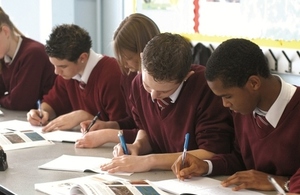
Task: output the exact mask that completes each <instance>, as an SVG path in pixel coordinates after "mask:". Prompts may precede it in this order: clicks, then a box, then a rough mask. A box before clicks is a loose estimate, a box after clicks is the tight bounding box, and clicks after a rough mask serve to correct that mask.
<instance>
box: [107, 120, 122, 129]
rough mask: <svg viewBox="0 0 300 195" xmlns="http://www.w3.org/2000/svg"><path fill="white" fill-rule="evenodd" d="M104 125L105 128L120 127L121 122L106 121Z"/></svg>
mask: <svg viewBox="0 0 300 195" xmlns="http://www.w3.org/2000/svg"><path fill="white" fill-rule="evenodd" d="M104 126H105V129H120V126H119V123H117V122H116V121H106V122H105V125H104Z"/></svg>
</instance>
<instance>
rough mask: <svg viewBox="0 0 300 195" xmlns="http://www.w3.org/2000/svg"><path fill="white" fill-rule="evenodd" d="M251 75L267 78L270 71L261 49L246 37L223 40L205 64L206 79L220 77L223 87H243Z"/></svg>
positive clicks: (210, 79) (212, 79) (211, 79)
mask: <svg viewBox="0 0 300 195" xmlns="http://www.w3.org/2000/svg"><path fill="white" fill-rule="evenodd" d="M252 75H257V76H261V77H264V78H268V77H269V76H271V73H270V69H269V66H268V62H267V60H266V58H265V55H264V53H263V52H262V50H261V49H260V48H259V46H258V45H256V44H255V43H253V42H251V41H249V40H247V39H237V38H235V39H229V40H226V41H224V42H223V43H221V44H220V45H219V46H218V47H217V49H216V50H215V51H214V52H213V53H212V55H211V56H210V58H209V59H208V61H207V64H206V72H205V76H206V79H207V80H208V81H214V80H216V79H220V80H221V81H222V83H223V87H243V86H244V85H245V84H246V82H247V81H248V79H249V77H250V76H252Z"/></svg>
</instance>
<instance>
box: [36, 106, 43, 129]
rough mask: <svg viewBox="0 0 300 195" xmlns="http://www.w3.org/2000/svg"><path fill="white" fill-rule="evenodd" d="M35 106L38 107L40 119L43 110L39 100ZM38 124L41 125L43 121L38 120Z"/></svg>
mask: <svg viewBox="0 0 300 195" xmlns="http://www.w3.org/2000/svg"><path fill="white" fill-rule="evenodd" d="M37 107H38V111H39V117H40V119H42V118H43V111H42V106H41V100H38V101H37ZM40 126H43V123H42V122H40Z"/></svg>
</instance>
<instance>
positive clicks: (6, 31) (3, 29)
mask: <svg viewBox="0 0 300 195" xmlns="http://www.w3.org/2000/svg"><path fill="white" fill-rule="evenodd" d="M1 28H2V29H1V30H2V31H3V32H4V34H5V35H6V36H8V35H10V33H11V32H10V28H9V27H8V26H6V25H3V26H2V27H1Z"/></svg>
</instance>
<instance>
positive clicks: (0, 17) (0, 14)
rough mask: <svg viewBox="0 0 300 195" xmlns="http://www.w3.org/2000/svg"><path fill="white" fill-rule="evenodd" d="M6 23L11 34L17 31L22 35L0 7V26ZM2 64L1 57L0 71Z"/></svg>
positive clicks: (0, 70) (0, 29)
mask: <svg viewBox="0 0 300 195" xmlns="http://www.w3.org/2000/svg"><path fill="white" fill-rule="evenodd" d="M3 25H6V26H7V27H8V28H9V29H10V31H11V33H12V36H15V35H14V34H15V33H17V34H19V35H21V36H24V35H23V34H22V32H21V31H19V29H17V28H16V26H15V25H14V24H13V23H12V21H11V20H10V19H9V16H8V15H7V14H6V13H5V12H4V10H3V9H2V7H0V26H1V27H2V26H3ZM1 31H2V28H0V32H1ZM3 64H4V61H3V59H1V60H0V73H1V72H2V65H3Z"/></svg>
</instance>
